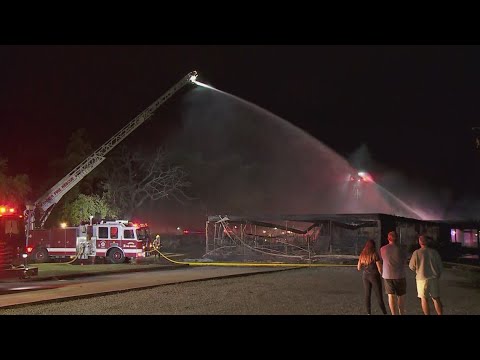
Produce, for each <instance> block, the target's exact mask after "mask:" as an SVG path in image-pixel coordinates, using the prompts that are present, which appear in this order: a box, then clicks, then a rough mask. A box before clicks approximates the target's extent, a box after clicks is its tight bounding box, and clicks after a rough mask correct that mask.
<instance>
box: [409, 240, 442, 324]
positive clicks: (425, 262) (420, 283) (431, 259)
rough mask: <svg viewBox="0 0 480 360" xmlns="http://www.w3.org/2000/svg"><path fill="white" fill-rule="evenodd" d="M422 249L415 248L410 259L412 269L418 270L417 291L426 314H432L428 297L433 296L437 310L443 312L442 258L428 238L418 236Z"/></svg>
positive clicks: (439, 312) (438, 312)
mask: <svg viewBox="0 0 480 360" xmlns="http://www.w3.org/2000/svg"><path fill="white" fill-rule="evenodd" d="M418 243H419V245H420V249H418V250H415V251H414V252H413V254H412V258H411V259H410V264H409V267H410V270H412V271H415V272H416V276H415V279H416V282H417V292H418V297H419V298H420V301H421V304H422V310H423V313H424V314H425V315H430V306H429V304H428V299H429V298H432V300H433V305H434V306H435V311H436V312H437V314H438V315H442V314H443V305H442V302H441V301H440V287H439V284H438V280H439V279H440V275H441V274H442V271H443V264H442V259H441V258H440V254H439V253H438V251H437V250H435V249H432V248H429V247H428V246H427V238H426V237H425V236H423V235H422V236H420V237H419V238H418Z"/></svg>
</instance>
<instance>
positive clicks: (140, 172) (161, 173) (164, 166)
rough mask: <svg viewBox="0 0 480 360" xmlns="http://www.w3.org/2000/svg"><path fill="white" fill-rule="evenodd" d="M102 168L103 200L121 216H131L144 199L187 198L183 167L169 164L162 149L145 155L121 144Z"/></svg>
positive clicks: (186, 182)
mask: <svg viewBox="0 0 480 360" xmlns="http://www.w3.org/2000/svg"><path fill="white" fill-rule="evenodd" d="M105 170H106V174H105V178H106V181H105V185H106V190H107V200H108V201H109V202H110V203H111V204H112V205H113V206H114V207H116V208H118V209H120V211H121V213H123V215H124V216H127V217H131V216H132V215H133V212H134V211H135V209H137V208H139V207H140V206H142V204H143V203H144V202H145V201H146V200H160V199H164V198H174V199H176V200H178V201H180V202H182V201H183V200H189V199H190V197H189V196H188V195H187V194H186V193H185V190H186V189H187V188H188V187H189V186H190V182H189V181H188V180H187V173H186V171H185V170H184V169H183V168H182V167H181V166H173V165H171V164H169V163H168V158H167V153H166V151H165V150H164V149H161V148H160V149H157V150H156V151H155V152H154V153H152V154H148V155H145V154H142V153H141V152H140V151H135V152H129V151H128V150H127V148H126V147H122V148H121V149H120V153H119V155H117V156H114V157H112V158H111V159H110V161H109V163H108V165H107V167H106V169H105Z"/></svg>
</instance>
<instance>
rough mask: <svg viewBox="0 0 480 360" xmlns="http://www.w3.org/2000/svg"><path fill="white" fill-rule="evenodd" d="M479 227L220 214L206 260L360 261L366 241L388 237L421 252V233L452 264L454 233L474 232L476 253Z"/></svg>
mask: <svg viewBox="0 0 480 360" xmlns="http://www.w3.org/2000/svg"><path fill="white" fill-rule="evenodd" d="M479 227H480V226H478V224H477V223H465V222H458V221H457V222H454V221H450V222H449V221H426V220H418V219H412V218H406V217H399V216H394V215H386V214H330V215H329V214H320V215H318V214H309V215H279V216H234V215H222V216H219V215H217V216H209V217H208V220H207V224H206V255H207V256H210V257H222V258H235V259H237V260H238V259H239V258H243V259H248V260H257V259H258V260H272V261H285V260H288V261H305V260H308V261H315V259H319V258H321V257H322V256H323V257H324V256H326V255H330V256H333V255H342V256H358V255H359V253H360V251H361V250H362V248H363V246H364V245H365V242H366V240H367V239H372V240H374V241H375V243H376V244H377V248H379V247H380V246H383V245H385V244H386V243H387V234H388V232H389V231H396V232H397V235H398V242H399V244H400V245H401V246H404V247H405V248H406V249H407V250H408V251H409V252H413V251H414V250H415V249H416V248H417V247H418V245H417V241H418V236H419V235H421V234H422V235H427V236H428V237H429V238H430V239H431V246H432V247H435V248H437V249H438V250H439V251H440V253H441V255H442V258H444V259H450V258H453V257H455V256H457V255H458V254H456V253H455V246H453V247H452V243H453V241H452V234H453V232H452V231H453V230H455V229H457V230H455V231H456V234H457V233H458V234H460V232H461V231H464V230H465V229H468V231H469V234H472V233H473V232H476V239H477V248H478V229H479ZM460 229H463V230H460ZM472 229H474V230H472ZM457 247H458V246H457Z"/></svg>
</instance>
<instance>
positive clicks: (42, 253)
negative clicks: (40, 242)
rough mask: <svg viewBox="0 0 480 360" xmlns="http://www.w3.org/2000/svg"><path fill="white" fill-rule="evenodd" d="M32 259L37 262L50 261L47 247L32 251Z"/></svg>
mask: <svg viewBox="0 0 480 360" xmlns="http://www.w3.org/2000/svg"><path fill="white" fill-rule="evenodd" d="M32 259H33V260H34V261H35V262H37V263H44V262H47V261H48V251H47V249H35V250H34V251H33V253H32Z"/></svg>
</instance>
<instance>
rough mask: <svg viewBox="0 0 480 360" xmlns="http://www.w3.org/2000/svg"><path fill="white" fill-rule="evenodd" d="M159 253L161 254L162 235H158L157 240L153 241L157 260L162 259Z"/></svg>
mask: <svg viewBox="0 0 480 360" xmlns="http://www.w3.org/2000/svg"><path fill="white" fill-rule="evenodd" d="M159 252H160V235H159V234H157V235H156V236H155V240H153V253H154V256H155V258H157V257H160V255H159Z"/></svg>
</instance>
